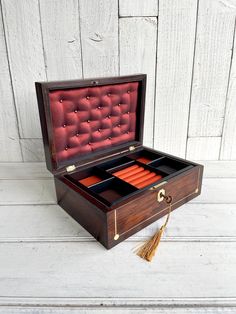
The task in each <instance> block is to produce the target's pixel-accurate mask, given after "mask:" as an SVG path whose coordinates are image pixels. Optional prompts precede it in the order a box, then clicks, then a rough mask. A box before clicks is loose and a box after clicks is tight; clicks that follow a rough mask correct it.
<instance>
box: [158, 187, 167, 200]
mask: <svg viewBox="0 0 236 314" xmlns="http://www.w3.org/2000/svg"><path fill="white" fill-rule="evenodd" d="M165 195H166V191H165V190H164V189H161V190H159V192H158V193H157V201H158V202H159V203H160V202H162V201H163V200H164V198H165Z"/></svg>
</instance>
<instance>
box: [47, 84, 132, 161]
mask: <svg viewBox="0 0 236 314" xmlns="http://www.w3.org/2000/svg"><path fill="white" fill-rule="evenodd" d="M49 98H50V110H51V115H52V125H53V136H54V149H53V150H54V158H55V160H56V162H60V161H65V160H67V159H70V158H74V157H75V156H76V155H81V154H88V153H90V152H94V151H97V150H100V149H104V148H108V147H111V146H116V145H119V144H122V143H125V142H129V141H132V140H134V139H135V128H136V107H137V98H138V82H133V83H125V84H116V85H106V86H99V87H89V88H78V89H67V90H56V91H51V92H50V93H49Z"/></svg>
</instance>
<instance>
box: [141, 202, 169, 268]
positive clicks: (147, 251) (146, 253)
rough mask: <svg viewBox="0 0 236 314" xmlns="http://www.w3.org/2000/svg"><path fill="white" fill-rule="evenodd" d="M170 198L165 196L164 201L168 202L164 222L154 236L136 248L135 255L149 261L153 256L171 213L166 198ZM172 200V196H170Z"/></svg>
mask: <svg viewBox="0 0 236 314" xmlns="http://www.w3.org/2000/svg"><path fill="white" fill-rule="evenodd" d="M168 199H170V198H167V197H165V201H166V202H167V203H168V204H169V212H168V215H167V217H166V221H165V223H164V224H163V225H162V226H161V228H160V230H158V231H157V232H156V233H155V234H154V236H153V237H152V238H151V239H150V240H148V241H147V242H146V243H144V244H143V245H142V246H141V247H140V248H139V249H138V250H137V255H138V256H139V257H141V258H143V259H145V260H146V261H148V262H151V260H152V259H153V257H154V256H155V253H156V250H157V247H158V245H159V243H160V241H161V237H162V235H163V233H164V231H165V228H166V226H167V223H168V221H169V218H170V213H171V203H169V202H168V201H167V200H168ZM171 200H172V198H171Z"/></svg>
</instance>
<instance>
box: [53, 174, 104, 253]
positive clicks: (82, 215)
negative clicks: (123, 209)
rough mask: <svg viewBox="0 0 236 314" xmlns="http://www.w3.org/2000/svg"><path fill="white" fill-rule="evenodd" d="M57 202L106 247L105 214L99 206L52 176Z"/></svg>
mask: <svg viewBox="0 0 236 314" xmlns="http://www.w3.org/2000/svg"><path fill="white" fill-rule="evenodd" d="M54 181H55V187H56V194H57V201H58V204H59V205H60V206H61V207H62V208H63V209H64V210H65V211H66V212H67V213H68V214H69V215H70V216H71V217H72V218H74V219H75V220H76V221H77V222H78V223H79V224H80V225H81V226H82V227H84V228H85V229H86V230H87V231H88V232H89V233H90V234H91V235H92V236H93V237H94V238H95V239H96V240H98V241H99V242H100V243H102V244H103V245H104V246H105V247H106V248H107V240H108V239H107V216H106V214H105V213H104V212H102V211H101V210H100V209H99V208H97V207H96V206H95V205H93V204H92V203H91V202H89V201H88V200H86V199H85V198H84V197H83V196H81V195H80V194H79V193H78V192H75V191H74V190H72V189H71V188H70V187H69V186H67V185H66V184H65V183H64V182H62V181H61V180H60V179H58V178H56V177H54Z"/></svg>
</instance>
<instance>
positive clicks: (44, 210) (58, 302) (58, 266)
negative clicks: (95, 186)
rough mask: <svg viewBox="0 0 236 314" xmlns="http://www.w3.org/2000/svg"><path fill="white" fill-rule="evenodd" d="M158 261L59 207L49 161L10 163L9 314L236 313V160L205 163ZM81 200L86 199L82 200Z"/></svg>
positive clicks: (3, 227) (2, 219)
mask: <svg viewBox="0 0 236 314" xmlns="http://www.w3.org/2000/svg"><path fill="white" fill-rule="evenodd" d="M204 164H205V178H204V182H203V191H202V195H201V196H200V197H198V198H197V199H195V200H193V201H192V202H191V203H189V204H187V205H185V206H183V207H181V208H180V209H178V210H176V211H175V212H174V213H173V214H172V217H171V220H170V223H169V226H168V230H167V232H166V234H165V237H164V238H163V241H162V244H161V246H160V249H159V251H158V254H157V255H156V257H155V259H154V261H153V262H152V263H147V262H145V261H143V260H141V259H140V258H139V257H137V256H136V255H135V254H134V253H133V252H132V249H133V248H134V247H136V245H137V243H138V242H139V241H140V240H143V239H145V238H146V237H147V236H149V235H151V234H152V233H153V232H154V231H155V230H156V228H157V227H158V226H160V224H161V221H158V222H156V223H154V224H152V225H151V226H150V227H148V228H146V229H144V230H142V231H141V232H139V233H138V234H136V235H135V236H134V237H132V238H130V239H129V240H127V241H125V242H124V243H121V244H120V245H118V246H117V247H115V248H113V249H112V250H110V251H107V250H105V249H104V248H103V247H102V246H101V245H100V244H98V243H97V242H96V241H95V240H93V239H92V238H91V237H90V235H89V234H88V233H87V232H86V231H85V230H84V229H83V228H82V227H80V226H79V225H78V224H77V223H76V222H74V221H73V220H72V219H71V218H70V217H69V216H68V215H67V214H66V213H65V212H64V211H63V210H62V209H61V208H60V207H59V206H57V205H56V198H55V191H54V186H53V181H52V177H51V175H50V174H49V172H47V170H46V169H45V166H44V163H9V164H7V163H4V164H3V163H2V164H0V179H1V180H0V313H7V314H8V313H14V314H15V313H37V314H38V313H47V314H48V313H78V312H79V313H116V314H118V313H143V312H146V313H170V314H172V313H177V314H183V313H184V314H186V313H191V314H192V313H194V314H195V313H212V314H213V313H236V190H235V188H236V162H224V161H222V162H218V161H215V162H204ZM78 206H79V204H78Z"/></svg>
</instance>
